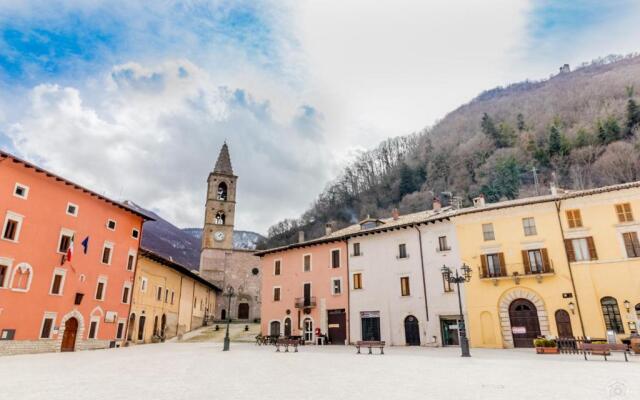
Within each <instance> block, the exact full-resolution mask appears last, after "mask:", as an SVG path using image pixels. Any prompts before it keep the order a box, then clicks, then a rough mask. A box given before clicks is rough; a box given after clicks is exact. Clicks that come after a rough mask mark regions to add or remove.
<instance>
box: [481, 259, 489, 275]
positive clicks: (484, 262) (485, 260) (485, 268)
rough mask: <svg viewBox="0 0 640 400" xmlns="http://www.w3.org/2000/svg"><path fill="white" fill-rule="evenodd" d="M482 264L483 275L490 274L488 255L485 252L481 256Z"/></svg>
mask: <svg viewBox="0 0 640 400" xmlns="http://www.w3.org/2000/svg"><path fill="white" fill-rule="evenodd" d="M480 264H481V265H482V276H483V277H486V276H489V271H488V270H487V256H486V255H485V254H482V255H481V256H480Z"/></svg>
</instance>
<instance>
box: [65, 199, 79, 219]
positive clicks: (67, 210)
mask: <svg viewBox="0 0 640 400" xmlns="http://www.w3.org/2000/svg"><path fill="white" fill-rule="evenodd" d="M69 207H74V208H75V210H76V212H75V213H70V212H69ZM65 212H66V213H67V215H70V216H72V217H77V216H78V213H79V212H80V206H78V205H77V204H75V203H71V202H69V203H67V209H66V210H65Z"/></svg>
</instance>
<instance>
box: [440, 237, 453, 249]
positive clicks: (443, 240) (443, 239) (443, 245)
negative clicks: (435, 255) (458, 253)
mask: <svg viewBox="0 0 640 400" xmlns="http://www.w3.org/2000/svg"><path fill="white" fill-rule="evenodd" d="M448 250H451V247H449V244H448V243H447V237H446V236H440V237H438V251H448Z"/></svg>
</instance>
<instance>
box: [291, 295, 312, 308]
mask: <svg viewBox="0 0 640 400" xmlns="http://www.w3.org/2000/svg"><path fill="white" fill-rule="evenodd" d="M315 306H316V297H315V296H311V297H297V298H296V308H314V307H315Z"/></svg>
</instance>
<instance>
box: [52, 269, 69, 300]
mask: <svg viewBox="0 0 640 400" xmlns="http://www.w3.org/2000/svg"><path fill="white" fill-rule="evenodd" d="M66 272H67V271H65V270H64V269H60V268H56V269H55V270H54V271H53V280H52V281H51V288H50V290H49V294H54V295H58V296H59V295H61V294H62V288H63V286H64V277H65V275H66Z"/></svg>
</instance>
